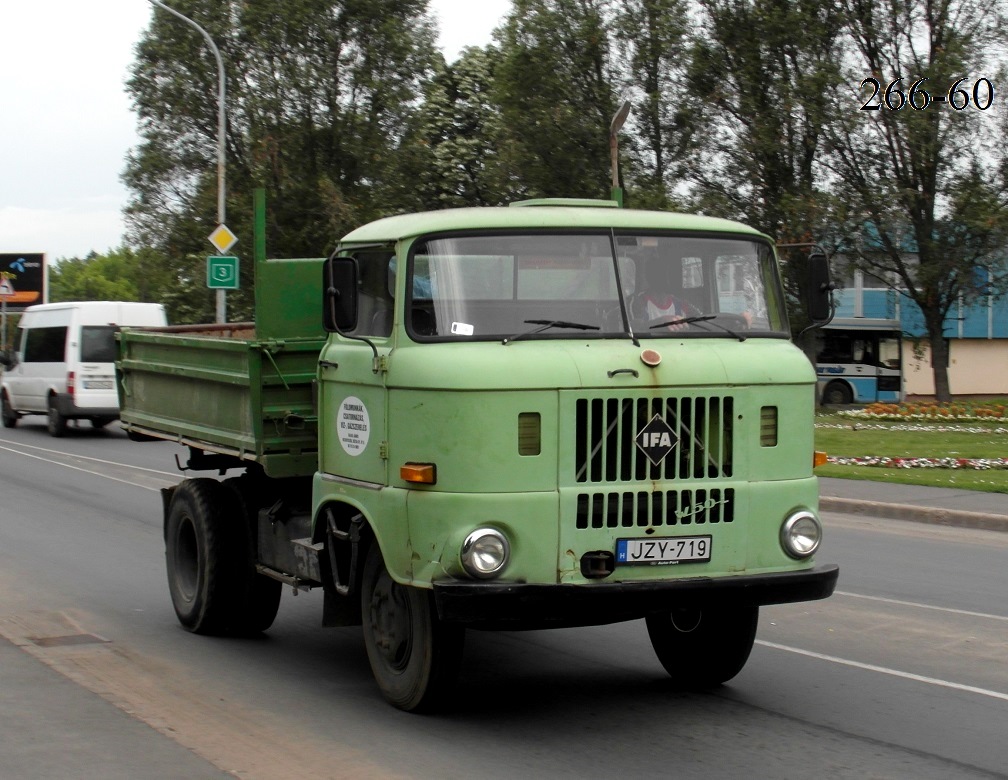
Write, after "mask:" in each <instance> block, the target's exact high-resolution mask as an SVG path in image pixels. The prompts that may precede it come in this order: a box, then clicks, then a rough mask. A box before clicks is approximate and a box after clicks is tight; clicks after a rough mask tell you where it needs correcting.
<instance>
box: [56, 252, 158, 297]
mask: <svg viewBox="0 0 1008 780" xmlns="http://www.w3.org/2000/svg"><path fill="white" fill-rule="evenodd" d="M169 275H170V270H169V269H168V268H167V266H166V265H165V264H164V262H163V258H160V257H158V256H157V255H156V254H155V253H154V252H152V251H151V250H149V249H142V250H139V251H134V250H132V249H130V248H128V247H121V248H119V249H115V250H110V251H109V252H108V253H107V254H104V255H100V254H97V253H95V252H92V253H91V254H89V255H88V256H87V257H85V258H83V259H81V258H77V257H71V258H63V259H61V260H59V261H58V262H57V263H55V264H54V265H52V266H51V267H50V268H49V299H50V300H51V301H53V302H60V301H144V302H160V301H161V300H162V299H163V298H164V296H165V294H166V287H167V285H168V284H169Z"/></svg>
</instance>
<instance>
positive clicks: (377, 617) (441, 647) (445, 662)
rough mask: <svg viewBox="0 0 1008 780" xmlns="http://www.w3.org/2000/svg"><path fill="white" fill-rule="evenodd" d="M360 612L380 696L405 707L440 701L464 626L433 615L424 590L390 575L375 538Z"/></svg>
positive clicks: (452, 674) (426, 707) (459, 648)
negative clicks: (398, 581)
mask: <svg viewBox="0 0 1008 780" xmlns="http://www.w3.org/2000/svg"><path fill="white" fill-rule="evenodd" d="M361 613H362V616H363V621H364V645H365V647H366V648H367V654H368V660H369V661H370V663H371V671H372V673H373V674H374V677H375V680H376V681H377V683H378V687H379V688H380V689H381V692H382V695H383V696H384V697H385V698H386V699H387V700H388V701H389V702H390V703H391V704H393V705H395V706H396V707H398V708H399V709H401V710H407V711H422V710H430V709H433V708H435V707H436V706H437V705H438V704H440V703H442V702H443V701H444V698H445V695H446V693H447V692H448V691H449V690H450V688H451V686H452V684H453V683H454V682H455V677H456V675H457V674H458V669H459V665H460V663H461V660H462V647H463V644H464V642H465V629H464V628H463V627H462V626H458V625H451V624H445V623H442V622H441V621H439V620H438V618H437V615H436V614H435V612H434V605H433V598H432V596H431V593H430V592H429V591H426V590H422V589H420V588H413V587H409V586H407V585H400V584H399V583H397V582H396V581H395V580H394V579H392V577H391V575H389V573H388V570H387V569H386V568H385V562H384V561H383V560H382V555H381V550H380V549H379V548H378V543H377V542H373V543H372V544H371V549H370V550H369V551H368V556H367V562H366V563H365V564H364V577H363V581H362V583H361Z"/></svg>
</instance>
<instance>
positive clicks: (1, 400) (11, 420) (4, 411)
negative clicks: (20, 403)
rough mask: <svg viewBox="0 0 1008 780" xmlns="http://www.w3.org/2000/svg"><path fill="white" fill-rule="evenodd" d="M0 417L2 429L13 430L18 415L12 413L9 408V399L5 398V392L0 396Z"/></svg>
mask: <svg viewBox="0 0 1008 780" xmlns="http://www.w3.org/2000/svg"><path fill="white" fill-rule="evenodd" d="M0 416H2V418H3V427H4V428H13V427H14V426H16V425H17V423H18V413H17V412H15V411H14V408H13V407H12V406H11V403H10V399H9V398H8V397H7V392H6V391H4V393H3V394H2V395H0Z"/></svg>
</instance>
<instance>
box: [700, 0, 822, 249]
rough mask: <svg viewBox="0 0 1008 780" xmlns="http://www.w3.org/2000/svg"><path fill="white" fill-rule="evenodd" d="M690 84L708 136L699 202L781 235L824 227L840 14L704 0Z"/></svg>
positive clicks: (807, 5)
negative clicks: (827, 135) (826, 145)
mask: <svg viewBox="0 0 1008 780" xmlns="http://www.w3.org/2000/svg"><path fill="white" fill-rule="evenodd" d="M699 5H700V7H701V9H702V10H703V14H704V16H703V22H702V28H701V30H700V33H699V35H698V36H697V39H696V42H695V45H694V48H693V51H692V56H691V62H690V73H689V84H690V88H691V91H692V93H693V94H694V95H695V98H696V102H697V104H698V106H699V107H700V108H701V110H703V111H704V112H705V113H706V117H705V119H706V120H707V123H708V124H707V126H708V127H709V132H708V133H707V144H706V147H705V149H704V153H703V154H702V155H698V156H697V158H696V160H695V162H694V165H693V167H692V171H691V179H692V180H693V181H694V182H695V184H696V187H695V196H696V198H695V201H696V204H697V205H698V206H699V207H700V208H701V209H703V210H705V211H710V212H715V213H717V214H718V215H720V216H727V217H733V218H736V219H741V220H743V221H745V222H748V223H749V224H752V225H754V226H756V227H759V228H760V229H761V230H764V231H765V232H767V233H770V234H771V235H775V236H777V237H778V238H780V239H782V240H793V239H798V238H805V237H807V236H809V235H814V234H815V233H817V232H818V230H820V229H821V227H822V224H823V215H822V214H821V205H820V204H821V203H822V202H823V200H824V198H823V197H822V195H823V190H824V185H825V183H826V182H825V180H824V177H823V176H821V174H820V171H821V169H820V168H819V163H820V157H821V154H822V151H823V144H822V141H823V135H824V132H825V125H826V123H827V113H826V108H827V106H828V95H829V93H830V92H831V91H832V89H833V88H834V86H835V85H836V84H837V83H838V82H839V79H840V74H839V72H838V71H837V68H836V66H835V62H836V61H837V59H838V49H839V41H838V39H839V35H840V31H841V24H840V22H841V20H840V18H839V16H838V15H837V14H836V13H835V11H834V9H833V7H832V5H831V4H822V3H819V2H814V1H813V0H799V2H789V1H788V0H700V3H699Z"/></svg>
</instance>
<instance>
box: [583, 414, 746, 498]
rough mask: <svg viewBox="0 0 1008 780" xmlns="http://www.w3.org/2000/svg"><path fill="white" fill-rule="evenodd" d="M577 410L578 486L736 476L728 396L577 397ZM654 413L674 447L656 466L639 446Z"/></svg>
mask: <svg viewBox="0 0 1008 780" xmlns="http://www.w3.org/2000/svg"><path fill="white" fill-rule="evenodd" d="M575 407H576V421H575V442H574V447H575V449H574V452H575V456H574V478H575V481H576V482H579V483H589V484H594V483H610V482H641V481H645V480H682V479H719V478H728V477H731V475H732V425H733V417H734V414H733V403H732V398H731V397H730V396H726V397H720V396H708V397H697V398H579V399H577V401H576V402H575ZM655 415H658V416H660V417H661V418H662V419H663V420H664V421H665V423H666V424H667V425H668V427H669V428H670V429H671V431H672V432H673V433H674V436H675V446H674V448H673V449H672V450H671V451H670V452H669V453H668V455H666V456H665V458H664V459H662V460H661V462H660V463H658V464H654V463H652V462H651V460H649V459H648V457H647V455H645V453H644V451H643V450H641V448H640V447H638V446H637V444H636V442H635V438H636V437H637V435H638V433H640V431H641V429H642V428H643V427H644V426H645V425H647V424H648V423H649V422H650V421H651V420H652V419H653V418H654V417H655ZM684 492H688V491H684ZM630 495H633V494H630ZM593 501H594V499H593ZM579 516H580V515H579Z"/></svg>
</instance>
